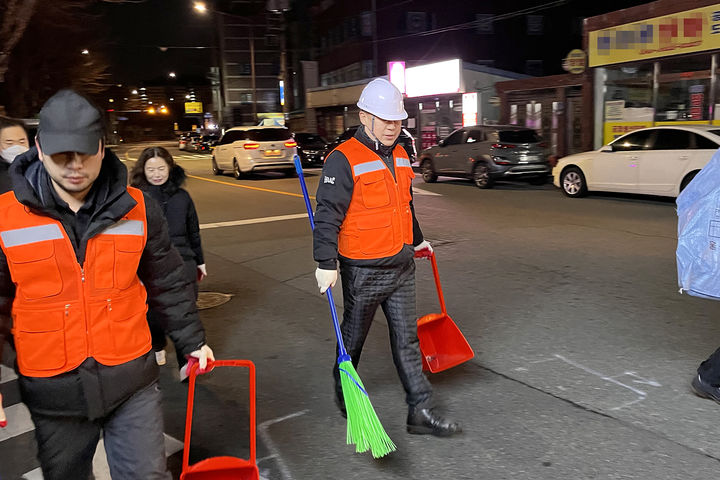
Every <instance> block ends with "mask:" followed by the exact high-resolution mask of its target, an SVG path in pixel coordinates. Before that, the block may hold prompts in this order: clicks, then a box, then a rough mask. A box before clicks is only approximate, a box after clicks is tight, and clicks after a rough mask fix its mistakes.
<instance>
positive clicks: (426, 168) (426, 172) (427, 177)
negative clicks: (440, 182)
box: [420, 158, 437, 183]
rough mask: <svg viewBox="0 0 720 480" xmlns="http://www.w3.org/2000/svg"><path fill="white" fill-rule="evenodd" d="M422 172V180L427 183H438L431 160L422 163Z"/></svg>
mask: <svg viewBox="0 0 720 480" xmlns="http://www.w3.org/2000/svg"><path fill="white" fill-rule="evenodd" d="M420 171H421V172H422V178H423V181H424V182H425V183H435V182H436V181H437V175H436V174H435V172H434V171H433V167H432V162H431V161H430V159H428V158H426V159H425V160H423V161H422V162H421V163H420Z"/></svg>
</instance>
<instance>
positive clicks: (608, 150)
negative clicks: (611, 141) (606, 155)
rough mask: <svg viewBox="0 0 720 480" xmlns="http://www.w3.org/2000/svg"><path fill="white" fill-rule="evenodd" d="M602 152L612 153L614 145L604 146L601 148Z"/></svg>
mask: <svg viewBox="0 0 720 480" xmlns="http://www.w3.org/2000/svg"><path fill="white" fill-rule="evenodd" d="M600 151H601V152H612V151H613V147H612V145H603V146H602V147H601V148H600Z"/></svg>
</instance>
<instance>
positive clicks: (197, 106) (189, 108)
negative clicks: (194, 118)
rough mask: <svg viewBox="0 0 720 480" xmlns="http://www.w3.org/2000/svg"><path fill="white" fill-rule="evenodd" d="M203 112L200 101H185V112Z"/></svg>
mask: <svg viewBox="0 0 720 480" xmlns="http://www.w3.org/2000/svg"><path fill="white" fill-rule="evenodd" d="M195 113H203V107H202V102H185V114H186V115H187V114H195Z"/></svg>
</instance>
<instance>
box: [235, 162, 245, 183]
mask: <svg viewBox="0 0 720 480" xmlns="http://www.w3.org/2000/svg"><path fill="white" fill-rule="evenodd" d="M233 177H235V179H236V180H240V179H241V178H242V177H243V173H242V170H240V165H238V162H237V160H235V159H234V158H233Z"/></svg>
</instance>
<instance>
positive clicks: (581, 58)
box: [563, 48, 587, 73]
mask: <svg viewBox="0 0 720 480" xmlns="http://www.w3.org/2000/svg"><path fill="white" fill-rule="evenodd" d="M586 59H587V56H586V55H585V52H584V51H582V50H580V49H578V48H576V49H574V50H570V53H568V54H567V57H565V60H563V69H564V70H565V71H566V72H570V73H582V72H584V71H585V60H586Z"/></svg>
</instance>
